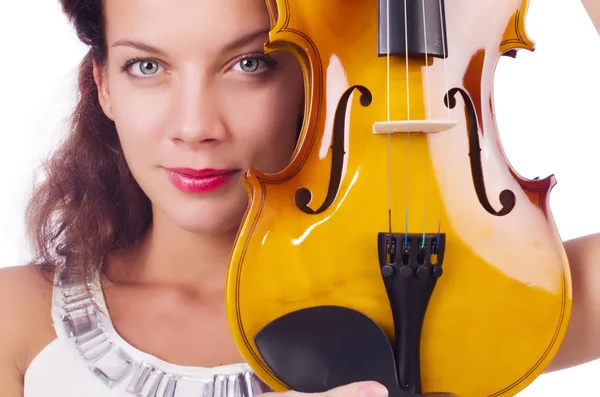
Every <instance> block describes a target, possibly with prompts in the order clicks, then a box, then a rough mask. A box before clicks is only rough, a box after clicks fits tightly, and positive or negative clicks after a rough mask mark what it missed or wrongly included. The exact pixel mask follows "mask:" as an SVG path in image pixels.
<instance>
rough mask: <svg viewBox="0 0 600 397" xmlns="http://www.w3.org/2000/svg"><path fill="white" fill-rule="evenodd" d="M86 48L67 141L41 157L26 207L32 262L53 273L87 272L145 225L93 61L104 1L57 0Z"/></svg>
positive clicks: (144, 203) (146, 210) (101, 60)
mask: <svg viewBox="0 0 600 397" xmlns="http://www.w3.org/2000/svg"><path fill="white" fill-rule="evenodd" d="M60 2H61V5H62V9H63V11H64V13H65V14H66V16H67V18H68V20H69V21H70V22H71V23H72V24H73V25H74V27H75V30H76V32H77V36H78V37H79V39H80V40H81V41H82V42H83V43H84V44H86V45H87V46H89V52H88V53H87V54H86V56H85V57H84V58H83V60H82V62H81V64H80V67H79V76H78V101H77V106H76V108H75V110H74V112H73V114H72V117H71V124H70V131H69V132H68V134H67V136H66V138H65V140H64V142H62V144H61V145H60V147H59V148H58V149H57V150H56V151H55V152H54V154H53V155H52V156H51V157H50V158H49V159H48V160H47V161H46V162H45V163H44V166H43V171H44V173H45V175H44V176H45V179H44V180H43V182H42V183H41V184H40V185H39V186H37V187H36V189H35V190H34V192H33V196H32V197H31V200H30V202H29V203H28V207H27V215H26V217H27V225H28V230H29V235H30V238H31V240H32V248H33V251H34V260H33V262H34V263H35V264H37V265H41V266H42V268H43V269H44V270H46V271H48V274H53V273H54V271H55V269H56V267H57V266H58V265H64V266H65V268H66V269H67V271H68V272H71V271H76V273H78V274H79V275H83V276H89V275H91V274H94V273H95V272H96V271H100V272H101V273H102V272H103V271H104V270H105V268H106V259H107V255H108V254H109V253H111V252H113V251H115V250H118V249H121V248H124V247H127V246H130V245H131V244H133V243H134V242H135V241H137V240H138V239H139V238H140V237H141V236H142V235H143V234H144V232H145V231H146V230H147V229H148V226H149V225H150V223H151V221H152V212H151V206H150V201H149V199H148V197H147V196H146V195H145V194H144V192H143V191H142V190H141V188H140V187H139V185H138V184H137V182H136V181H135V179H134V178H133V175H132V174H131V172H130V170H129V167H128V165H127V163H126V161H125V157H124V155H123V150H122V148H121V145H120V142H119V138H118V135H117V131H116V127H115V124H114V123H113V121H112V120H110V119H109V118H108V117H106V115H105V114H104V112H103V111H102V108H101V107H100V103H99V100H98V89H97V86H96V83H95V81H94V77H93V62H96V63H97V64H98V65H99V66H104V65H105V63H106V57H107V46H106V39H105V35H104V13H103V5H102V0H60Z"/></svg>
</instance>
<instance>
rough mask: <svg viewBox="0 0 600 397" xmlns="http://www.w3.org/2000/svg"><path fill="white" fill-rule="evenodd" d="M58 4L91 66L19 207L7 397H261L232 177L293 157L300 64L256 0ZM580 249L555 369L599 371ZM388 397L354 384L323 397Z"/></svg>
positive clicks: (241, 204) (1, 367)
mask: <svg viewBox="0 0 600 397" xmlns="http://www.w3.org/2000/svg"><path fill="white" fill-rule="evenodd" d="M61 2H62V5H63V8H64V10H65V12H66V14H67V15H68V16H69V18H70V19H71V20H72V21H73V22H74V24H75V27H76V29H77V33H78V35H79V37H80V38H81V40H82V41H84V42H85V43H86V44H88V45H89V46H90V52H89V54H88V55H87V56H86V58H85V59H84V61H83V63H82V66H81V70H80V98H79V103H78V107H77V109H76V112H75V114H74V120H73V130H72V133H71V134H70V135H69V137H68V139H67V140H66V142H65V143H64V145H63V146H62V147H61V148H60V150H59V151H58V152H57V153H56V154H55V155H54V156H53V157H52V159H51V161H50V162H49V163H48V168H47V170H48V178H47V179H46V181H45V182H44V183H43V184H42V185H41V186H40V187H39V189H38V190H37V191H36V193H35V195H34V197H33V198H32V201H31V206H30V211H29V221H30V225H31V229H32V235H33V237H34V242H35V243H36V246H37V249H38V253H39V264H36V265H31V266H24V267H15V268H10V269H4V270H2V271H1V272H0V318H2V319H3V321H2V324H3V325H2V327H1V328H0V332H1V337H0V352H1V354H0V385H2V395H3V396H6V397H17V396H23V395H25V396H26V397H40V396H44V397H46V396H64V397H71V396H78V397H79V396H87V397H101V396H106V397H108V396H130V395H144V396H147V395H150V396H153V395H157V396H170V395H171V394H170V391H172V387H173V381H172V378H174V377H177V376H179V377H182V379H183V380H182V381H181V382H179V383H178V385H177V394H176V396H177V397H181V396H182V397H187V396H192V395H194V396H195V395H200V393H203V392H204V391H205V387H206V385H207V384H210V385H211V386H212V387H213V388H214V391H215V393H216V394H218V391H219V390H220V389H219V388H220V387H222V386H223V383H222V379H221V378H219V377H217V378H216V380H213V376H214V375H215V374H218V375H224V376H229V377H232V379H237V380H238V381H239V382H238V383H231V382H230V385H234V386H232V389H231V390H228V393H229V392H233V393H247V392H252V393H262V392H268V390H267V388H266V387H265V386H264V385H263V384H262V383H261V382H260V381H259V380H258V379H256V377H254V376H253V375H252V373H251V372H250V369H249V368H248V367H247V366H246V365H245V364H243V363H242V358H241V357H240V356H239V354H238V351H237V349H236V347H235V345H234V344H233V341H232V339H231V337H230V334H229V329H228V324H227V319H226V317H225V310H224V309H225V308H224V301H223V284H224V283H223V279H224V277H225V272H226V262H227V259H228V255H229V252H230V248H231V245H232V242H233V240H234V238H235V234H236V231H237V227H238V225H239V222H240V220H241V217H242V215H243V213H244V211H245V209H246V204H247V193H246V190H245V188H244V187H243V186H242V184H241V183H240V178H241V175H242V172H243V170H245V169H248V168H249V167H250V166H252V167H254V168H257V169H259V170H260V171H263V172H276V171H279V170H280V169H282V168H283V167H284V166H285V165H286V163H287V161H288V159H289V158H290V156H291V154H292V152H293V150H294V147H295V144H296V138H297V127H298V122H299V119H300V117H301V115H302V112H303V105H304V104H303V103H302V98H303V95H302V90H303V82H302V74H301V71H300V68H299V66H298V64H297V63H296V61H295V59H293V57H292V56H291V55H287V54H285V53H275V54H272V55H269V56H265V55H263V53H262V45H263V43H264V41H265V40H266V39H267V32H268V28H269V18H268V15H267V10H266V7H265V4H264V0H210V1H209V0H206V1H197V0H186V1H177V2H173V1H160V0H153V1H147V0H146V1H141V0H129V1H121V0H104V1H101V0H86V1H81V0H61ZM102 15H104V18H101V16H102ZM224 21H226V22H224ZM265 110H266V111H265ZM57 211H60V217H58V218H57V217H56V213H57ZM591 241H592V238H590V239H587V240H586V239H584V240H579V241H574V242H568V243H567V249H568V250H569V253H570V256H571V260H572V265H573V267H574V282H575V291H576V295H575V308H574V311H573V322H572V326H571V328H570V330H569V335H568V337H567V340H566V341H565V348H564V349H563V350H562V351H561V353H560V354H559V355H558V356H557V358H556V360H555V361H554V364H553V368H555V369H557V368H563V367H567V366H570V365H574V364H576V363H580V362H583V361H586V360H590V359H593V358H595V357H598V356H600V342H598V341H596V340H595V339H593V338H592V337H591V335H592V334H594V333H596V334H597V331H600V320H598V321H595V322H593V321H590V320H589V318H590V317H591V316H593V315H594V314H597V312H598V308H600V294H599V293H597V292H592V291H593V290H592V289H588V288H586V285H587V284H585V283H584V280H586V279H588V280H589V279H593V277H595V279H596V280H600V273H598V272H597V271H595V270H594V269H593V267H592V266H591V265H590V263H592V259H593V257H594V255H593V252H592V250H599V249H598V248H595V247H600V244H598V243H597V242H596V244H592V243H591ZM81 268H83V270H85V274H86V275H87V277H88V279H89V282H90V284H91V290H90V291H89V292H90V293H91V294H92V296H93V298H94V302H91V301H89V300H86V299H84V297H85V296H86V293H87V292H88V291H85V284H84V283H83V280H82V279H81V278H80V277H78V274H80V272H79V270H81ZM595 273H598V274H595ZM49 280H50V281H56V282H57V287H56V288H53V287H52V284H51V283H49V282H48V281H49ZM586 283H589V284H591V281H586ZM94 304H97V305H99V306H100V309H104V311H100V312H99V313H100V315H99V317H98V318H96V317H94V316H93V315H91V314H90V313H92V309H93V307H94V306H93V305H94ZM23 313H27V315H26V316H24V315H23ZM598 318H600V317H598ZM207 324H210V326H207ZM90 329H92V330H94V331H95V332H94V333H92V335H94V337H93V339H91V340H82V339H77V335H78V334H81V332H82V330H90ZM117 330H118V332H117ZM70 336H75V338H70ZM106 338H108V339H109V340H111V341H112V343H113V345H110V344H108V343H107V342H106ZM108 347H110V348H111V349H112V350H111V354H107V355H106V356H103V357H104V358H103V359H102V360H101V361H98V362H97V363H95V364H93V365H92V364H91V363H90V362H89V361H87V360H88V359H91V358H94V357H95V355H100V354H101V353H103V352H104V349H105V348H108ZM117 353H120V354H117ZM131 368H133V370H132V369H131ZM127 369H129V372H126V370H127ZM125 374H126V375H125ZM98 378H99V379H100V380H101V381H100V382H99V381H98ZM160 379H162V380H163V381H162V382H157V381H158V380H160ZM153 388H158V389H157V390H153ZM386 393H387V392H386V390H385V389H383V388H382V387H380V386H379V385H378V384H376V383H372V382H365V383H358V384H352V385H348V386H345V387H341V388H339V389H336V390H334V391H332V392H331V393H329V394H331V395H334V396H335V395H339V396H348V397H352V396H355V395H358V394H360V395H361V396H364V395H372V396H374V397H375V396H385V395H386ZM236 395H237V394H236Z"/></svg>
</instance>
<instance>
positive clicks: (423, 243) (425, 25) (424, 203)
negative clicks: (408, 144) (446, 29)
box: [421, 0, 431, 249]
mask: <svg viewBox="0 0 600 397" xmlns="http://www.w3.org/2000/svg"><path fill="white" fill-rule="evenodd" d="M421 5H422V10H423V43H424V47H425V86H426V87H427V88H426V89H425V95H427V113H426V116H425V117H427V118H430V117H431V100H430V98H431V95H430V92H429V54H428V50H427V18H426V16H425V1H424V0H423V1H422V2H421ZM429 166H430V164H426V166H425V183H424V184H423V185H424V186H423V190H424V192H423V208H424V211H423V239H422V240H421V249H422V248H423V247H425V233H426V231H427V187H428V185H429V172H430V170H429Z"/></svg>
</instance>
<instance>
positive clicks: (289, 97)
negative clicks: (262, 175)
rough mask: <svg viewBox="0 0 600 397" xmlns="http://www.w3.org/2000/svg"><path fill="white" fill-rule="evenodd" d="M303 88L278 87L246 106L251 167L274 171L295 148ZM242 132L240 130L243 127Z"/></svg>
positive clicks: (278, 168)
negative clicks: (250, 105)
mask: <svg viewBox="0 0 600 397" xmlns="http://www.w3.org/2000/svg"><path fill="white" fill-rule="evenodd" d="M302 93H303V91H302V89H299V90H290V87H289V85H288V86H287V87H277V90H273V91H271V92H270V93H269V94H268V95H267V96H265V97H263V98H262V100H260V101H254V102H252V103H253V105H252V107H246V108H245V110H246V112H247V116H246V120H247V123H246V126H252V127H250V128H249V127H245V128H246V131H247V134H244V140H245V141H246V142H247V147H248V149H250V148H251V150H252V153H251V159H252V166H253V167H255V168H257V169H258V170H260V171H262V172H267V173H276V172H279V171H281V170H282V169H283V168H284V167H285V166H286V165H287V163H288V162H289V160H290V157H291V155H292V153H293V151H294V148H295V147H296V143H297V136H298V131H299V124H298V122H299V119H300V117H301V116H302V110H303V109H302V100H303V97H302ZM242 131H243V130H242Z"/></svg>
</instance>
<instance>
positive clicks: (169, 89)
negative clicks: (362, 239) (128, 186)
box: [95, 0, 304, 233]
mask: <svg viewBox="0 0 600 397" xmlns="http://www.w3.org/2000/svg"><path fill="white" fill-rule="evenodd" d="M104 6H105V13H106V38H107V46H108V58H107V63H106V66H105V68H104V69H103V71H102V72H100V71H99V69H96V74H95V76H96V81H97V83H98V85H99V88H100V90H99V91H100V101H101V104H102V107H103V109H104V111H105V113H106V114H107V116H108V117H109V118H111V119H112V120H113V121H114V122H115V124H116V127H117V131H118V134H119V138H120V141H121V144H122V146H123V150H124V153H125V157H126V159H127V162H128V164H129V167H130V168H131V171H132V173H133V175H134V177H135V178H136V180H137V182H138V183H139V185H140V186H141V187H142V189H143V190H144V191H145V193H146V194H147V195H148V197H149V198H150V200H151V201H152V203H153V206H154V215H155V217H162V218H164V219H168V220H169V221H170V222H172V223H174V224H175V225H177V226H178V227H180V228H183V229H185V230H188V231H192V232H204V233H205V232H209V233H222V232H228V231H231V230H233V229H234V228H237V227H238V225H239V222H240V221H241V218H242V216H243V214H244V211H245V210H246V207H247V203H248V194H247V191H246V189H245V187H244V185H243V184H242V182H241V178H242V175H243V173H244V172H245V171H247V170H248V169H249V168H251V167H252V168H256V169H258V170H259V171H262V172H266V173H274V172H278V171H280V170H282V169H283V168H284V167H285V166H286V164H287V163H288V161H289V159H290V156H291V154H292V152H293V150H294V148H295V145H296V137H297V128H298V121H299V118H300V117H301V116H302V114H303V110H304V108H303V100H304V95H303V88H304V87H303V79H302V72H301V69H300V66H299V64H298V62H297V61H296V59H295V58H294V57H293V56H292V55H290V54H288V53H284V52H278V53H274V54H270V55H269V56H265V55H263V44H264V43H265V41H266V40H267V39H268V30H269V27H270V25H269V16H268V13H267V8H266V5H265V1H264V0H127V1H123V0H105V1H104Z"/></svg>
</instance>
